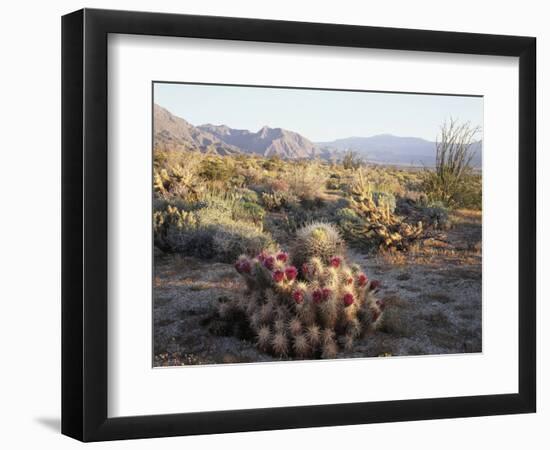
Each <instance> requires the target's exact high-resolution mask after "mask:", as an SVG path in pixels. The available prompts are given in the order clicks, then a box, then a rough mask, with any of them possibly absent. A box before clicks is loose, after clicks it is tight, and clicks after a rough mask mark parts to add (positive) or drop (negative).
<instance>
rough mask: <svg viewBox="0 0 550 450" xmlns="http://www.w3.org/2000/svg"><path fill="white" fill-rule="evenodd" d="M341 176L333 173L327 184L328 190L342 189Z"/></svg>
mask: <svg viewBox="0 0 550 450" xmlns="http://www.w3.org/2000/svg"><path fill="white" fill-rule="evenodd" d="M341 179H342V178H341V176H340V174H337V173H331V174H330V175H329V177H328V180H327V182H326V186H327V189H330V190H337V189H341Z"/></svg>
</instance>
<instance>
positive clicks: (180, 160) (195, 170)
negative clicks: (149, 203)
mask: <svg viewBox="0 0 550 450" xmlns="http://www.w3.org/2000/svg"><path fill="white" fill-rule="evenodd" d="M200 164H201V156H200V155H197V154H195V153H187V152H185V153H182V154H176V153H175V152H163V151H155V157H154V161H153V192H154V193H155V195H156V196H157V197H162V198H171V199H173V198H194V199H198V198H199V197H200V196H201V195H202V193H203V192H204V187H203V186H202V183H201V179H200V176H199V166H200Z"/></svg>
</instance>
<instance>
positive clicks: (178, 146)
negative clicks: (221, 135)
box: [153, 105, 240, 155]
mask: <svg viewBox="0 0 550 450" xmlns="http://www.w3.org/2000/svg"><path fill="white" fill-rule="evenodd" d="M153 126H154V143H155V148H159V149H166V148H169V149H174V150H196V151H201V152H214V153H217V154H219V155H231V154H238V153H240V150H239V149H238V148H237V147H234V146H232V145H228V144H226V143H225V142H222V141H220V140H219V139H217V138H216V137H215V136H213V135H212V134H210V133H207V132H204V131H201V130H199V129H198V128H197V127H194V126H193V125H191V124H190V123H189V122H187V121H185V120H183V119H182V118H180V117H177V116H174V115H173V114H172V113H170V111H168V110H167V109H164V108H162V107H160V106H158V105H154V124H153Z"/></svg>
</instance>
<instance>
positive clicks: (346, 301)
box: [344, 292, 355, 307]
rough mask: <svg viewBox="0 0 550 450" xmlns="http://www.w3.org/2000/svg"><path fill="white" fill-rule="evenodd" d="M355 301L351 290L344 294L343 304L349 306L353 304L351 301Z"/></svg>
mask: <svg viewBox="0 0 550 450" xmlns="http://www.w3.org/2000/svg"><path fill="white" fill-rule="evenodd" d="M354 301H355V297H354V296H353V294H352V293H351V292H348V293H347V294H344V305H345V306H346V307H347V306H351V305H353V302H354Z"/></svg>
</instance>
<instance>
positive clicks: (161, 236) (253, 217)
mask: <svg viewBox="0 0 550 450" xmlns="http://www.w3.org/2000/svg"><path fill="white" fill-rule="evenodd" d="M157 205H158V206H159V207H162V206H163V205H162V204H157ZM263 216H264V210H263V208H262V207H261V206H259V205H257V204H255V203H251V202H243V201H242V200H241V199H239V198H234V197H232V196H229V195H228V196H227V198H224V197H216V196H210V197H208V198H207V199H206V200H203V201H200V202H195V203H183V202H182V203H180V204H179V205H178V206H174V205H170V204H164V207H163V209H159V210H155V211H154V213H153V230H154V241H155V245H156V246H157V247H159V248H160V249H162V250H164V251H167V252H177V253H182V254H185V255H189V256H196V257H199V258H206V259H215V260H217V261H223V262H231V261H233V260H234V259H235V258H236V257H237V256H239V255H241V254H256V253H257V252H258V251H260V250H261V249H264V248H270V247H272V246H273V245H274V242H273V239H272V238H271V235H270V234H268V233H265V232H263V231H262V228H263Z"/></svg>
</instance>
